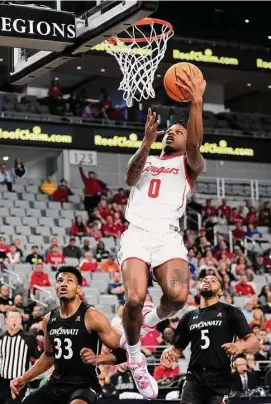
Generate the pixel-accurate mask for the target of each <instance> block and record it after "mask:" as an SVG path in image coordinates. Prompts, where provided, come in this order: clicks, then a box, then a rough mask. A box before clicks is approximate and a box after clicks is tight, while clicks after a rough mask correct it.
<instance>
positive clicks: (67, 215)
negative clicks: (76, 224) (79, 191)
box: [60, 210, 75, 220]
mask: <svg viewBox="0 0 271 404" xmlns="http://www.w3.org/2000/svg"><path fill="white" fill-rule="evenodd" d="M60 216H61V217H63V218H65V219H72V220H74V219H75V216H74V212H73V211H72V210H61V211H60Z"/></svg>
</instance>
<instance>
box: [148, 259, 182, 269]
mask: <svg viewBox="0 0 271 404" xmlns="http://www.w3.org/2000/svg"><path fill="white" fill-rule="evenodd" d="M173 260H181V261H184V262H186V264H188V261H187V260H185V259H184V258H180V257H175V258H170V259H169V260H166V261H165V262H162V264H159V265H157V267H155V268H153V269H156V268H158V267H160V266H161V265H164V264H166V263H167V262H170V261H173Z"/></svg>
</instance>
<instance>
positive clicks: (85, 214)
mask: <svg viewBox="0 0 271 404" xmlns="http://www.w3.org/2000/svg"><path fill="white" fill-rule="evenodd" d="M75 216H81V217H82V219H83V220H84V221H87V220H88V212H86V211H85V210H76V211H75Z"/></svg>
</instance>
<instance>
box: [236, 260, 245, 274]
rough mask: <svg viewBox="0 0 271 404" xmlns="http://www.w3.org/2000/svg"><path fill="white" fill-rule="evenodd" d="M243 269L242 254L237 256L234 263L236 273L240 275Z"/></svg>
mask: <svg viewBox="0 0 271 404" xmlns="http://www.w3.org/2000/svg"><path fill="white" fill-rule="evenodd" d="M245 269H246V258H245V256H244V255H242V256H241V257H239V258H237V262H236V265H235V270H234V271H235V274H236V275H241V274H244V273H245Z"/></svg>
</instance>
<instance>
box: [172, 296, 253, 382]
mask: <svg viewBox="0 0 271 404" xmlns="http://www.w3.org/2000/svg"><path fill="white" fill-rule="evenodd" d="M251 332H252V331H251V329H250V327H249V325H248V323H247V320H246V318H245V316H244V314H243V313H242V312H241V311H240V310H239V309H238V308H236V307H234V306H231V305H228V304H224V303H220V302H218V303H216V304H214V305H212V306H209V307H206V308H203V309H201V308H199V309H196V310H193V311H190V312H188V313H186V314H185V315H184V316H183V317H182V318H181V320H180V322H179V324H178V327H177V328H176V331H175V334H174V338H173V345H174V346H176V347H177V348H180V349H182V350H183V349H185V348H186V347H187V345H188V344H189V342H191V357H190V362H189V366H188V370H189V371H193V370H197V369H204V368H206V369H210V370H219V371H220V373H221V374H224V375H225V376H227V375H229V373H230V358H229V357H228V355H227V354H226V352H225V351H224V349H223V348H221V346H222V345H223V344H225V343H227V342H233V341H234V339H235V338H236V337H239V338H243V337H245V336H246V335H248V334H250V333H251Z"/></svg>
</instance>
